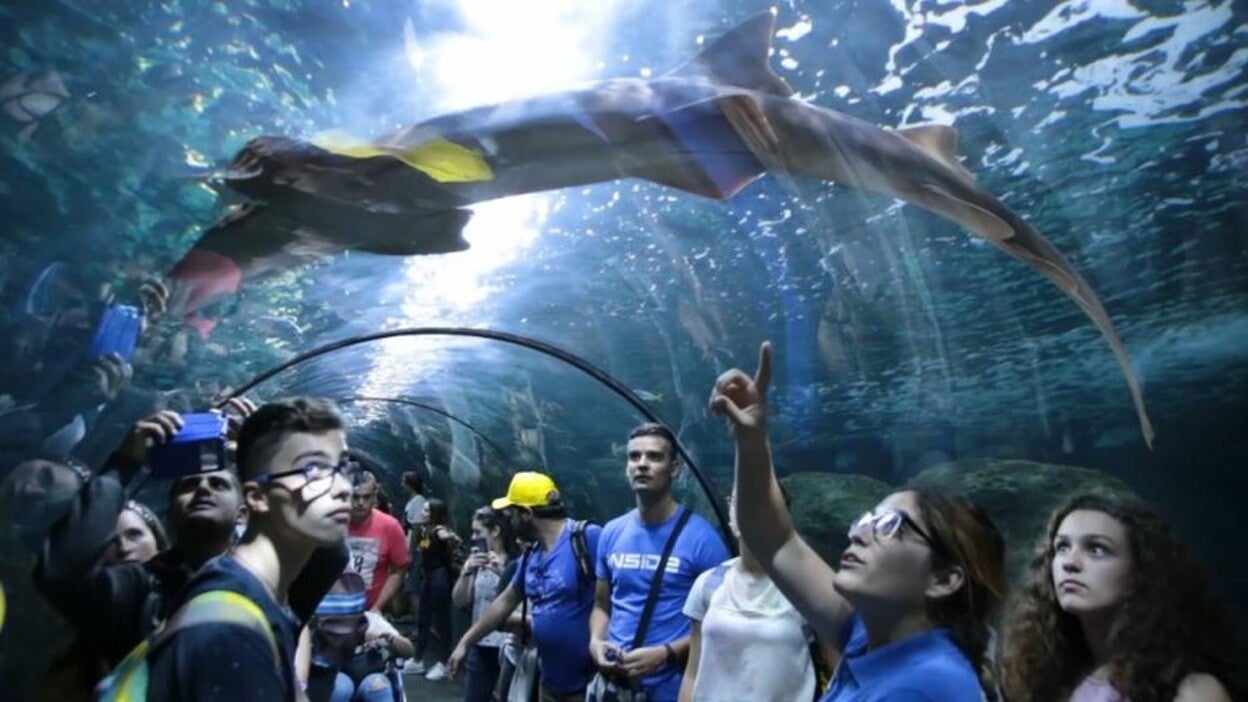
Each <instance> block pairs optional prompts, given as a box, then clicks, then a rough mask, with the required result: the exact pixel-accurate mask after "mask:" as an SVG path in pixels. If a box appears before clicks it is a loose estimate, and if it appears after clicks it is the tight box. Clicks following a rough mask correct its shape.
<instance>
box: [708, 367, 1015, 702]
mask: <svg viewBox="0 0 1248 702" xmlns="http://www.w3.org/2000/svg"><path fill="white" fill-rule="evenodd" d="M770 378H771V347H770V345H769V344H764V345H763V347H762V349H761V351H760V356H759V366H758V371H757V373H756V375H755V376H754V377H750V376H748V375H746V374H745V373H744V372H742V371H740V370H737V369H733V370H730V371H727V372H726V373H724V374H723V375H721V376H720V377H719V379H718V380H717V381H716V384H715V389H714V390H713V391H712V394H711V409H712V410H713V411H714V412H715V413H716V414H719V415H722V416H724V417H726V418H727V419H728V423H729V427H730V430H731V432H732V435H733V438H734V439H735V441H736V449H737V461H736V462H737V468H736V494H737V500H738V503H737V517H738V520H739V527H740V530H741V537H742V539H743V540H744V542H745V543H746V545H747V546H748V547H749V550H750V552H751V553H752V554H753V555H754V557H755V558H756V559H757V560H758V562H759V564H760V565H762V566H763V569H764V570H766V571H767V575H768V576H770V578H771V580H772V581H773V582H774V583H775V584H776V585H777V586H778V587H779V588H780V591H781V592H782V593H784V596H785V597H786V598H788V600H789V601H790V602H792V603H793V606H794V607H795V608H796V609H797V611H798V612H799V613H800V614H801V615H802V618H803V619H804V620H805V621H806V622H807V623H808V624H810V626H811V627H812V628H813V629H814V630H815V633H816V635H818V636H819V638H820V640H822V641H828V642H832V643H833V644H834V645H835V646H836V647H837V648H838V649H839V651H840V653H841V654H842V658H841V663H840V666H839V667H838V668H837V672H836V674H835V675H834V676H833V678H832V681H831V683H830V684H829V687H828V690H827V692H826V694H825V695H824V697H823V702H878V701H883V700H887V701H888V702H905V701H909V700H913V701H916V702H917V701H923V702H978V701H979V700H982V699H984V698H990V699H993V698H995V697H996V681H995V676H994V675H993V674H992V671H991V666H990V664H989V661H988V660H987V651H988V644H989V641H990V639H991V631H992V630H991V622H992V621H993V620H994V618H995V616H996V615H997V613H998V610H999V608H1000V605H1001V602H1002V600H1003V599H1004V597H1005V591H1006V575H1005V542H1004V540H1003V539H1002V537H1001V533H1000V532H999V531H998V530H997V528H996V526H995V525H993V523H992V520H991V519H989V518H988V515H987V514H986V513H984V511H983V510H981V509H979V508H978V507H976V506H975V505H973V504H971V503H970V502H968V501H967V500H965V499H962V498H960V497H955V496H951V495H945V494H941V493H938V492H934V491H930V490H924V489H908V488H907V489H901V490H898V491H896V492H894V493H892V494H891V495H889V496H887V497H885V498H884V499H883V500H882V501H881V502H880V503H879V504H878V505H876V506H875V508H874V509H872V510H870V511H868V512H867V513H866V514H864V515H862V517H860V518H859V519H858V520H856V521H855V522H854V523H853V524H852V525H851V526H850V528H849V538H850V545H849V548H847V549H846V550H845V553H844V555H843V556H842V557H841V560H840V563H839V564H838V566H837V567H836V568H835V569H834V568H833V567H832V566H830V565H829V564H828V563H826V562H824V561H823V559H821V558H820V557H819V555H818V554H817V553H816V552H815V550H814V549H813V548H811V547H810V545H809V544H807V543H806V541H805V540H803V539H802V537H801V536H800V535H798V534H797V532H796V531H795V530H794V528H793V522H792V519H791V517H790V516H789V510H788V509H787V508H786V507H785V505H784V497H783V494H782V493H781V491H780V485H779V483H778V482H777V481H776V476H775V471H774V469H773V467H772V461H771V448H770V445H769V442H768V439H767V402H766V397H767V387H768V384H769V382H770Z"/></svg>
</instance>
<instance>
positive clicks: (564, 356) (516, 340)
mask: <svg viewBox="0 0 1248 702" xmlns="http://www.w3.org/2000/svg"><path fill="white" fill-rule="evenodd" d="M402 336H466V337H473V338H477V339H489V340H491V341H499V342H502V343H504V344H512V345H514V346H521V347H524V348H526V349H529V350H532V351H537V352H538V353H541V354H545V355H547V356H550V357H551V358H554V359H556V360H558V361H562V362H563V363H566V364H568V365H570V366H572V367H573V368H576V369H577V370H579V371H581V372H582V373H584V374H586V375H588V376H589V377H591V378H593V379H594V380H596V381H598V383H599V384H600V385H604V386H606V387H607V388H608V389H610V390H611V391H612V392H614V393H615V394H616V395H619V396H620V397H622V398H624V400H625V401H626V402H628V404H630V405H632V406H633V408H634V409H636V410H637V411H638V412H640V413H641V414H642V416H644V417H645V418H646V419H648V420H650V421H651V422H654V423H656V424H662V425H663V426H667V424H666V423H665V422H664V421H663V420H661V419H660V418H659V417H658V415H656V414H655V413H654V412H652V411H651V410H650V408H649V407H647V406H646V403H645V402H642V400H641V398H640V397H637V394H636V393H634V392H633V391H632V390H630V389H629V388H628V386H627V385H624V384H623V383H621V382H620V381H618V380H616V379H615V378H614V377H612V376H611V375H610V374H609V373H607V372H606V371H604V370H602V369H601V368H599V367H597V366H595V365H594V364H592V363H590V362H589V361H586V360H585V359H583V358H581V357H580V356H577V355H576V354H573V353H570V352H568V351H565V350H563V349H561V348H559V347H558V346H554V345H553V344H548V343H546V342H544V341H540V340H538V339H534V338H532V337H527V336H520V335H519V334H510V333H508V332H500V331H493V330H491V329H473V328H468V327H406V328H403V329H391V330H389V331H382V332H374V333H372V334H359V335H356V336H352V337H349V338H346V339H342V340H339V341H334V342H331V343H328V344H325V345H324V346H319V347H317V348H315V349H312V350H311V351H306V352H304V353H301V354H299V355H298V356H295V357H294V358H292V359H290V360H289V361H286V362H284V363H280V364H278V365H276V366H273V367H272V368H270V369H268V370H266V371H262V372H261V373H259V374H258V375H256V376H255V377H254V378H252V379H251V380H249V381H247V382H246V383H244V384H243V385H242V386H241V387H239V388H238V389H237V390H235V391H234V392H232V393H231V394H230V395H228V396H227V397H225V398H223V399H222V400H221V402H219V403H218V407H223V406H224V405H225V403H226V401H227V400H229V399H230V398H232V397H238V396H240V395H243V394H244V393H246V392H247V391H249V390H251V389H252V388H254V387H256V386H257V385H259V384H261V383H263V382H265V381H266V380H268V379H269V378H272V377H273V376H275V375H278V374H280V373H282V372H284V371H286V370H289V369H291V368H294V367H295V366H298V365H300V364H302V363H305V362H307V361H310V360H312V359H314V358H319V357H321V356H326V355H329V354H332V353H336V352H338V351H341V350H343V349H346V348H350V347H352V346H358V345H360V344H368V343H372V342H374V341H381V340H382V339H392V338H396V337H402ZM668 429H669V430H670V429H671V427H668ZM672 436H673V437H674V436H676V432H674V431H673V432H672ZM675 444H676V453H677V454H678V455H679V456H680V459H681V460H682V461H684V462H685V465H687V466H689V470H690V471H692V472H693V476H694V478H696V479H697V481H698V485H699V486H700V487H701V488H702V492H703V494H704V495H706V498H707V502H709V503H710V505H711V509H712V510H714V512H715V518H716V519H717V520H718V521H719V525H720V527H721V528H722V529H723V533H724V536H725V541H726V543H727V544H728V547H729V550H731V551H735V550H736V549H735V548H734V545H733V543H732V539H731V538H728V537H729V535H730V534H732V530H731V529H730V528H729V526H728V515H727V514H725V512H724V507H723V505H721V504H720V501H719V500H718V499H716V497H715V492H714V491H713V490H712V489H711V485H710V483H709V482H708V481H707V479H706V475H705V474H703V473H702V469H701V468H699V467H698V464H697V463H695V462H694V461H693V459H692V458H691V457H690V456H689V453H688V452H687V451H685V447H684V446H681V444H680V441H679V440H677V441H676V442H675Z"/></svg>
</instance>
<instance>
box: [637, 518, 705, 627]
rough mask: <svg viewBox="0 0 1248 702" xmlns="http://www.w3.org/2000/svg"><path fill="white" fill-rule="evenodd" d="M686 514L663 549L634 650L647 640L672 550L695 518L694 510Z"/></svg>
mask: <svg viewBox="0 0 1248 702" xmlns="http://www.w3.org/2000/svg"><path fill="white" fill-rule="evenodd" d="M683 509H684V512H682V513H681V515H680V519H679V520H677V521H676V528H674V529H672V535H671V536H669V537H667V545H665V546H664V547H663V557H662V558H660V559H659V566H658V569H657V570H655V572H654V580H651V581H650V594H648V595H646V605H645V607H643V608H642V610H641V619H640V620H639V621H638V622H637V633H636V634H634V635H633V646H632V647H633V648H634V649H636V648H638V647H640V646H641V645H642V643H644V642H645V640H646V630H648V629H649V628H650V618H651V617H652V616H653V615H654V608H655V605H657V604H658V601H659V589H660V588H662V587H663V573H665V572H667V559H668V558H670V557H671V555H672V549H674V548H676V539H678V538H680V532H681V530H683V529H684V528H685V525H686V524H688V523H689V518H690V517H692V516H693V510H691V509H689V508H688V507H683Z"/></svg>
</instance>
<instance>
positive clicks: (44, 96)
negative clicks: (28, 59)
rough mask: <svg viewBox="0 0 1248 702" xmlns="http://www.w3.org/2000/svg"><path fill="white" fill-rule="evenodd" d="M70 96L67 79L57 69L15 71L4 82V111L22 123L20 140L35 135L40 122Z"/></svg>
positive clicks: (0, 99)
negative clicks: (33, 71) (31, 71)
mask: <svg viewBox="0 0 1248 702" xmlns="http://www.w3.org/2000/svg"><path fill="white" fill-rule="evenodd" d="M69 97H70V95H69V89H68V88H66V87H65V80H64V79H63V78H62V77H61V74H60V73H58V72H56V71H42V72H38V73H14V74H12V75H10V76H9V77H8V78H6V79H5V80H4V82H3V83H0V111H3V112H4V114H6V115H8V116H9V118H10V119H12V120H13V121H14V122H17V123H18V124H20V125H22V128H21V130H20V131H19V132H18V135H17V138H18V141H19V142H22V143H24V142H26V141H28V140H29V139H30V138H31V137H32V136H34V133H35V130H36V129H38V128H39V122H40V120H42V119H43V118H44V117H46V116H47V115H48V114H50V113H51V112H52V111H53V110H55V109H56V108H58V107H60V106H61V104H62V103H64V102H65V101H66V100H68V99H69Z"/></svg>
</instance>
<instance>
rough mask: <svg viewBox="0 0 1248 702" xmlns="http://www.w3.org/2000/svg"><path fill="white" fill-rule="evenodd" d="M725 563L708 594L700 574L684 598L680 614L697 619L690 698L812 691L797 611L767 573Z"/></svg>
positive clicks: (753, 698)
mask: <svg viewBox="0 0 1248 702" xmlns="http://www.w3.org/2000/svg"><path fill="white" fill-rule="evenodd" d="M739 560H740V559H737V558H733V559H731V560H729V561H726V562H725V564H724V565H729V566H730V567H729V568H727V570H726V571H725V572H724V573H723V580H722V582H720V584H719V586H718V587H716V588H715V590H714V591H713V592H710V593H708V592H707V583H708V581H710V580H711V578H712V577H714V575H713V574H714V573H715V571H716V570H717V569H716V568H712V569H711V570H708V571H706V572H705V573H702V574H701V575H700V576H698V579H697V581H696V582H694V584H693V589H692V590H690V591H689V598H688V599H687V600H685V615H687V616H688V617H689V618H690V619H695V620H698V621H700V622H702V655H701V658H700V660H699V661H698V678H697V682H696V683H695V684H694V687H693V699H694V700H695V702H696V701H699V700H705V701H706V702H731V701H732V700H742V701H744V700H750V702H763V701H765V700H775V701H776V702H781V701H783V702H793V701H794V700H799V702H800V701H801V700H809V699H812V698H813V697H814V695H815V667H814V663H813V662H812V661H811V660H810V649H809V645H808V643H807V641H806V634H805V632H804V629H803V622H802V615H800V614H798V612H797V610H796V609H794V608H793V605H792V604H790V603H789V601H788V600H787V599H785V597H784V595H783V594H781V593H780V590H779V589H778V588H776V586H775V584H774V583H772V582H771V579H770V578H768V577H767V576H766V575H758V576H753V575H751V574H749V573H747V572H745V570H744V569H742V568H740V567H738V565H737V564H738V561H739Z"/></svg>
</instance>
